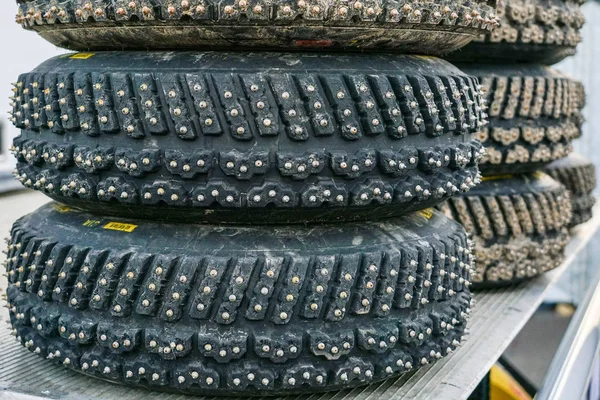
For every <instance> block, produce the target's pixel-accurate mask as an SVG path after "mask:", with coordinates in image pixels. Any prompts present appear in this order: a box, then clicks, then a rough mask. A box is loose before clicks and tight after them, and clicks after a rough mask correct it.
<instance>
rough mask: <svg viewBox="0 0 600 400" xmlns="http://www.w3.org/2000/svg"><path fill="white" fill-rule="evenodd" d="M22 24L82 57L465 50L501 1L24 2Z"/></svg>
mask: <svg viewBox="0 0 600 400" xmlns="http://www.w3.org/2000/svg"><path fill="white" fill-rule="evenodd" d="M18 3H19V10H18V14H17V17H16V18H17V22H18V23H21V24H22V25H23V27H25V28H26V29H31V30H34V31H37V32H38V33H39V34H40V35H41V36H42V37H44V38H45V39H46V40H48V41H50V42H51V43H53V44H55V45H57V46H61V47H65V48H68V49H72V50H83V51H87V50H111V49H112V50H122V49H128V50H133V49H137V50H145V49H153V50H175V49H188V50H190V49H193V50H197V49H200V48H203V49H207V48H210V49H214V48H233V47H235V48H236V49H241V48H255V49H256V48H259V49H261V50H263V49H269V48H271V49H280V50H281V49H283V50H286V51H287V50H302V51H305V50H306V49H307V48H308V49H311V50H315V49H322V48H324V49H345V50H361V51H364V50H373V49H378V50H381V49H389V50H400V51H403V52H412V53H419V54H444V53H447V52H449V51H452V50H456V49H458V48H460V47H462V46H464V45H465V44H467V43H469V42H470V41H471V40H473V39H475V38H476V37H478V36H479V35H481V34H484V33H485V32H490V31H491V30H492V28H493V27H495V26H496V25H498V20H497V18H496V16H495V10H494V7H495V1H493V0H490V1H484V0H475V1H465V0H433V1H431V2H427V3H423V2H419V1H414V0H413V1H406V2H399V1H397V0H366V1H362V0H357V1H354V0H353V1H346V0H336V1H333V2H327V1H322V0H299V1H296V0H293V1H292V0H275V1H265V0H225V1H214V0H183V1H181V0H175V1H171V0H152V1H150V0H89V1H82V0H66V1H60V2H59V1H56V0H33V1H27V0H25V1H22V0H19V1H18Z"/></svg>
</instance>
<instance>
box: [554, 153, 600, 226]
mask: <svg viewBox="0 0 600 400" xmlns="http://www.w3.org/2000/svg"><path fill="white" fill-rule="evenodd" d="M546 172H547V173H548V174H549V175H550V176H552V177H553V178H554V179H556V180H557V181H559V182H560V183H562V184H563V185H565V187H566V188H567V190H568V191H569V192H570V193H571V205H572V208H573V218H572V219H571V224H570V226H571V227H573V226H575V225H579V224H582V223H584V222H586V221H588V220H590V219H591V218H592V208H593V207H594V204H595V203H596V198H595V196H594V194H593V191H594V189H595V188H596V167H595V166H594V164H593V163H592V162H591V161H590V160H588V159H587V158H585V157H584V156H582V155H581V154H576V153H574V154H571V155H570V156H569V157H567V158H564V159H562V160H558V161H555V162H553V163H552V164H550V165H549V166H548V167H547V168H546Z"/></svg>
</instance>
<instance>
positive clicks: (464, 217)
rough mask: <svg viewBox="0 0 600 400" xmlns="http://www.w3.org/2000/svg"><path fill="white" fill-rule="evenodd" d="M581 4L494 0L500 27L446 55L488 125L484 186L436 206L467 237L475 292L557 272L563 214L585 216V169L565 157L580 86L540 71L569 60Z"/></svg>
mask: <svg viewBox="0 0 600 400" xmlns="http://www.w3.org/2000/svg"><path fill="white" fill-rule="evenodd" d="M579 6H580V3H579V2H573V1H569V0H567V1H562V0H558V1H551V2H550V3H547V2H540V1H537V0H526V1H513V0H511V1H506V2H501V3H499V4H498V16H499V17H500V18H501V27H500V28H499V29H496V30H495V31H493V32H492V33H491V34H488V35H485V37H482V38H481V39H479V40H478V41H476V42H473V43H471V44H469V45H467V46H466V47H465V48H464V49H462V50H459V51H457V52H455V53H453V54H451V55H450V57H449V59H451V60H456V61H458V64H457V65H458V66H459V67H460V68H461V69H462V70H464V71H465V72H467V73H469V74H472V75H475V76H477V77H479V79H480V81H481V84H482V85H483V87H484V91H485V92H486V98H487V106H488V109H487V110H486V113H487V117H488V118H489V124H488V125H487V127H486V128H484V129H482V130H481V131H480V132H479V134H478V136H479V140H480V141H481V142H482V143H483V145H484V146H485V147H486V150H487V155H486V157H485V159H484V160H482V163H481V166H480V168H481V173H482V175H483V183H482V184H481V185H479V186H478V187H477V188H476V189H475V190H473V191H471V192H470V193H469V194H468V195H465V196H462V197H460V198H456V199H452V200H450V201H448V202H447V203H445V204H444V205H443V208H444V210H445V212H446V213H447V214H448V215H451V216H453V218H455V219H456V220H458V221H460V222H461V223H462V224H463V225H464V226H465V228H466V229H467V231H468V232H470V233H472V234H473V236H474V241H475V253H476V257H477V260H478V262H477V272H478V273H477V275H476V277H475V278H474V287H488V286H497V285H503V284H510V283H513V282H518V281H520V280H523V279H526V278H531V277H534V276H537V275H539V274H541V273H543V272H545V271H548V270H551V269H553V268H556V267H558V266H559V265H560V264H561V263H562V261H563V259H564V249H565V246H566V245H567V243H568V241H569V232H568V229H567V228H568V227H569V226H571V224H572V222H571V210H572V209H575V210H577V211H576V213H577V214H582V215H585V217H584V216H581V217H576V219H575V220H574V221H577V220H584V219H585V218H589V215H590V214H591V206H592V205H593V198H592V197H591V196H590V193H591V190H592V189H593V184H591V182H595V177H594V175H593V165H589V164H588V165H587V166H583V163H582V161H580V160H579V157H578V158H577V159H576V160H577V161H570V160H571V159H572V157H573V156H572V157H569V158H566V159H565V157H567V156H568V155H569V154H570V153H571V151H572V144H571V142H572V140H573V139H575V138H577V137H579V136H580V134H581V124H582V122H583V117H582V114H581V109H582V108H583V106H584V102H585V95H584V90H583V86H582V85H581V83H579V82H577V81H575V80H573V79H571V78H569V77H567V76H565V75H563V74H561V73H560V72H558V71H556V70H554V69H552V68H551V67H548V66H547V65H551V64H553V63H556V62H558V61H560V60H562V59H563V58H565V57H567V56H570V55H573V54H575V47H576V45H577V43H578V42H579V41H580V40H581V39H580V35H579V29H580V28H581V26H582V25H583V21H584V17H583V15H582V13H581V11H580V9H579ZM556 160H558V161H556ZM573 160H575V159H574V158H573ZM552 161H555V164H552V165H554V167H550V170H548V171H549V173H550V174H551V175H552V176H553V177H554V178H557V179H558V181H560V182H562V183H564V184H565V185H566V189H565V187H564V186H563V185H561V184H560V183H558V182H557V181H556V180H555V179H552V178H551V177H550V176H548V175H547V174H545V173H544V172H542V171H544V168H545V167H546V166H547V165H548V164H549V163H551V162H552ZM562 168H564V170H562ZM567 189H568V191H567ZM569 192H570V193H569ZM579 210H581V211H579Z"/></svg>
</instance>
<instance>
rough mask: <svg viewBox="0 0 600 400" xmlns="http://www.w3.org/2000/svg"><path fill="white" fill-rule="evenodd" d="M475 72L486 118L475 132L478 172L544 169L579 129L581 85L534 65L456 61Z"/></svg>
mask: <svg viewBox="0 0 600 400" xmlns="http://www.w3.org/2000/svg"><path fill="white" fill-rule="evenodd" d="M459 67H461V68H462V69H463V70H464V71H466V72H467V73H469V74H472V75H475V76H477V77H479V81H480V82H481V85H482V86H483V88H484V89H483V90H484V92H485V93H486V104H487V107H488V108H487V109H486V112H487V114H488V117H489V124H487V126H486V127H485V128H483V129H482V130H481V131H480V132H479V133H478V134H477V138H478V139H479V141H481V143H482V144H483V145H484V146H485V148H486V151H487V154H486V156H485V157H484V159H483V160H481V163H480V170H481V173H482V175H484V176H490V175H497V174H505V173H526V172H534V171H537V170H543V168H544V167H545V166H546V165H548V164H549V163H550V162H552V161H553V160H556V159H560V158H563V157H566V156H567V155H568V154H569V153H570V152H571V151H572V144H571V142H572V140H573V139H575V138H577V137H579V136H580V135H581V124H582V123H583V116H582V114H581V110H582V108H583V106H584V103H585V92H584V89H583V85H582V84H581V83H580V82H578V81H575V80H573V79H570V78H568V77H567V76H565V75H563V74H561V73H559V72H558V71H556V70H553V69H551V68H548V67H544V66H539V65H508V64H505V65H486V64H480V65H472V64H464V65H459Z"/></svg>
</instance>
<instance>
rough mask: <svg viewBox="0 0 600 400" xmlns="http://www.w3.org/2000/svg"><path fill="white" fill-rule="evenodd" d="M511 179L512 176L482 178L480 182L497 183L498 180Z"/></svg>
mask: <svg viewBox="0 0 600 400" xmlns="http://www.w3.org/2000/svg"><path fill="white" fill-rule="evenodd" d="M513 177H514V175H512V174H504V175H493V176H484V177H483V178H481V181H482V182H486V181H497V180H499V179H510V178H513Z"/></svg>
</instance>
